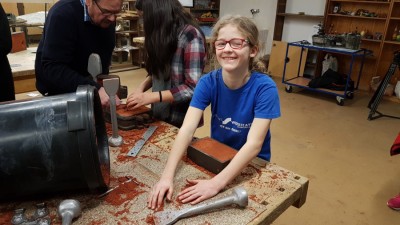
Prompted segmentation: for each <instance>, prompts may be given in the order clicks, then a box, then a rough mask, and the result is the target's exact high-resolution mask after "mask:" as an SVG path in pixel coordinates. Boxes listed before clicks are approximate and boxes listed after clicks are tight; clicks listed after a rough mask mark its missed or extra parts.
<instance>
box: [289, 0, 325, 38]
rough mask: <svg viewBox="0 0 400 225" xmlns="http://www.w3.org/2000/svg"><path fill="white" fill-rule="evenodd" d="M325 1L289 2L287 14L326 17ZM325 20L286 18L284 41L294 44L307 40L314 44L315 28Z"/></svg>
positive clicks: (293, 0) (296, 0) (297, 0)
mask: <svg viewBox="0 0 400 225" xmlns="http://www.w3.org/2000/svg"><path fill="white" fill-rule="evenodd" d="M325 3H326V1H325V0H301V1H299V0H287V3H286V12H287V13H295V14H297V13H299V12H304V13H305V14H308V15H324V11H325ZM319 22H323V19H316V18H299V17H290V16H288V17H286V18H285V25H284V26H283V33H282V41H287V42H293V41H301V40H307V41H309V42H310V43H311V42H312V39H311V36H312V35H313V34H315V33H317V29H316V28H315V26H316V25H317V24H318V23H319Z"/></svg>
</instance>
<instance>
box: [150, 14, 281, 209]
mask: <svg viewBox="0 0 400 225" xmlns="http://www.w3.org/2000/svg"><path fill="white" fill-rule="evenodd" d="M212 41H213V43H214V44H213V52H214V51H215V54H216V59H217V60H218V62H219V64H220V65H221V67H222V68H221V69H218V70H215V71H212V72H210V73H208V74H206V75H204V76H203V77H202V78H201V79H200V81H199V83H198V85H197V87H196V89H195V92H194V95H193V99H192V101H191V103H190V107H189V110H188V112H187V113H186V116H185V120H184V122H183V125H182V127H181V128H180V130H179V133H178V135H177V137H176V140H175V142H174V144H173V147H172V151H171V153H170V155H169V157H168V161H167V164H166V166H165V169H164V171H163V173H162V175H161V178H160V180H159V181H158V183H157V184H156V185H155V186H154V187H153V189H152V190H151V192H150V194H149V197H148V207H149V208H151V209H155V208H157V207H159V206H160V205H161V204H162V201H163V198H164V196H165V195H166V196H167V199H168V200H171V199H172V193H173V178H174V175H175V171H176V168H177V165H178V162H179V160H180V159H181V158H182V156H183V154H184V153H185V151H186V149H187V147H188V146H189V144H190V142H191V140H192V137H193V134H194V132H195V130H196V128H197V124H198V123H199V121H200V119H201V118H202V114H203V111H204V109H205V108H206V107H207V106H208V105H209V104H211V114H212V118H211V137H212V138H214V139H216V140H218V141H220V142H222V143H224V144H226V145H229V146H231V147H233V148H234V149H236V150H238V153H237V154H236V156H235V157H234V158H233V159H232V161H231V162H230V163H229V165H228V166H227V167H225V169H223V170H222V171H221V172H220V173H219V174H217V175H216V176H214V177H213V178H211V179H210V180H188V182H189V183H190V184H191V185H192V186H190V187H188V188H186V189H184V190H183V191H182V192H180V193H179V194H178V198H179V200H180V201H182V203H188V202H190V203H191V204H196V203H198V202H201V201H203V200H206V199H208V198H211V197H213V196H215V195H216V194H217V193H218V192H220V191H221V190H222V189H223V188H224V187H225V186H226V185H227V184H229V183H230V182H231V181H232V180H233V179H234V178H235V177H236V176H238V175H239V174H240V172H241V171H242V170H243V169H244V168H245V167H246V166H247V164H248V163H249V162H250V161H251V160H252V159H253V158H254V157H257V156H258V157H260V158H263V159H265V160H269V159H270V140H271V136H270V132H269V127H270V124H271V120H272V119H273V118H277V117H279V116H280V105H279V97H278V91H277V88H276V85H275V83H274V82H273V81H272V79H271V78H270V77H269V76H267V75H265V74H262V73H259V72H255V71H251V69H252V65H253V62H254V58H255V57H256V55H257V53H258V49H259V40H258V29H257V27H256V25H255V24H254V23H253V22H252V21H251V20H250V19H248V18H246V17H242V16H226V17H223V18H222V19H221V20H220V21H218V22H217V24H216V25H215V27H214V28H213V35H212Z"/></svg>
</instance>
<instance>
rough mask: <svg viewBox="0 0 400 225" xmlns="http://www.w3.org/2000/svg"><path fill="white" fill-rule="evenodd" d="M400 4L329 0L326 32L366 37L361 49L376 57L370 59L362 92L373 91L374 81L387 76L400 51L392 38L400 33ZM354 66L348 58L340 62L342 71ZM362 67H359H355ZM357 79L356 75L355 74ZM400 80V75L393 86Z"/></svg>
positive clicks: (391, 0)
mask: <svg viewBox="0 0 400 225" xmlns="http://www.w3.org/2000/svg"><path fill="white" fill-rule="evenodd" d="M399 9H400V0H370V1H365V0H364V1H361V0H353V1H351V0H327V2H326V8H325V20H324V25H325V30H326V31H327V32H328V33H329V32H330V33H338V34H340V33H349V32H355V31H356V32H358V33H361V32H363V33H365V34H364V37H363V38H362V39H361V48H365V49H368V50H371V51H372V52H373V55H372V56H369V57H367V58H366V63H365V68H364V70H363V71H364V72H363V74H362V77H361V80H360V89H362V90H369V89H370V81H371V79H372V77H375V76H380V77H382V78H383V76H384V75H385V74H386V71H387V69H388V68H389V66H390V64H391V62H392V59H393V53H394V51H396V50H400V41H393V40H392V39H391V38H392V34H393V31H394V29H395V27H396V26H397V27H398V29H400V11H399ZM349 64H350V61H349V60H348V59H346V58H343V59H339V65H341V66H340V68H339V71H340V72H342V71H343V70H344V69H345V68H347V66H348V65H349ZM355 66H356V67H360V65H359V64H356V65H355ZM352 76H353V77H354V76H356V74H352ZM399 78H400V74H399V72H398V71H396V74H395V75H394V76H393V78H392V81H391V82H390V83H392V84H395V83H396V82H397V80H398V79H399Z"/></svg>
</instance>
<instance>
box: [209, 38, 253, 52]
mask: <svg viewBox="0 0 400 225" xmlns="http://www.w3.org/2000/svg"><path fill="white" fill-rule="evenodd" d="M227 43H229V45H230V46H231V48H233V49H242V48H243V47H244V46H245V45H246V44H250V42H249V41H248V40H245V39H241V38H232V39H231V40H229V41H225V40H216V41H215V42H214V46H215V48H216V49H218V50H222V49H224V48H225V47H226V44H227Z"/></svg>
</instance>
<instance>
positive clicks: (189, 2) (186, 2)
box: [179, 0, 193, 7]
mask: <svg viewBox="0 0 400 225" xmlns="http://www.w3.org/2000/svg"><path fill="white" fill-rule="evenodd" d="M179 2H180V3H181V4H182V6H183V7H193V0H179Z"/></svg>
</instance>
